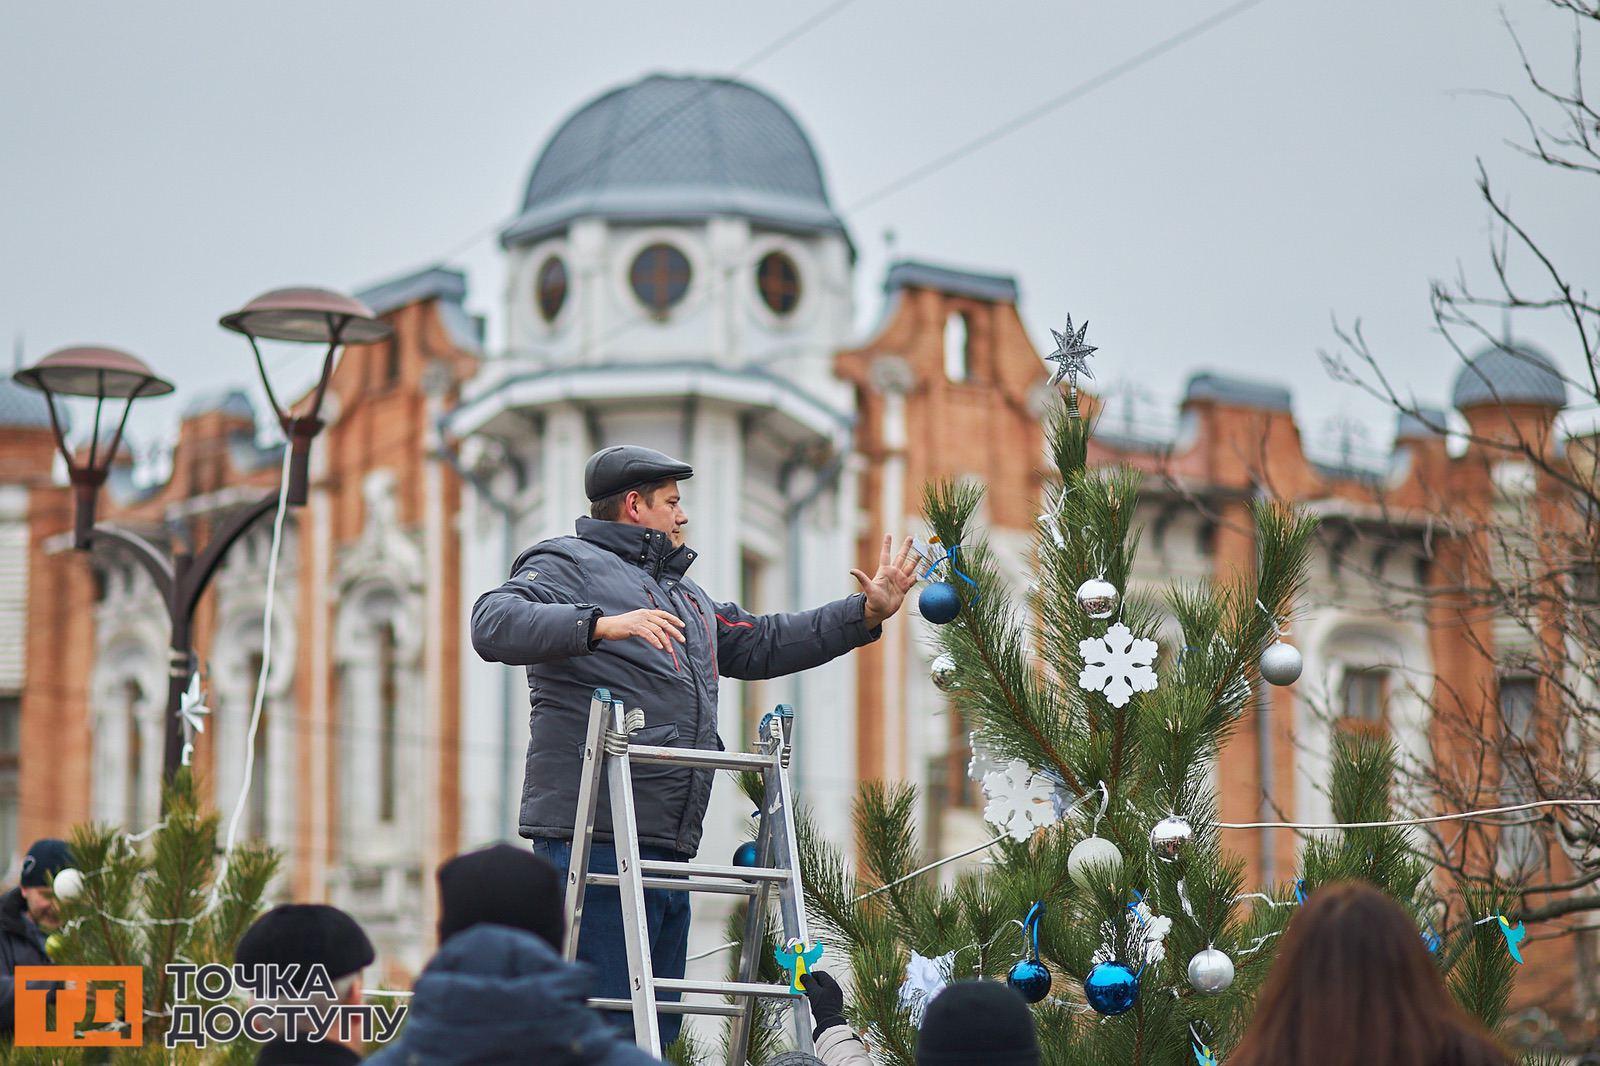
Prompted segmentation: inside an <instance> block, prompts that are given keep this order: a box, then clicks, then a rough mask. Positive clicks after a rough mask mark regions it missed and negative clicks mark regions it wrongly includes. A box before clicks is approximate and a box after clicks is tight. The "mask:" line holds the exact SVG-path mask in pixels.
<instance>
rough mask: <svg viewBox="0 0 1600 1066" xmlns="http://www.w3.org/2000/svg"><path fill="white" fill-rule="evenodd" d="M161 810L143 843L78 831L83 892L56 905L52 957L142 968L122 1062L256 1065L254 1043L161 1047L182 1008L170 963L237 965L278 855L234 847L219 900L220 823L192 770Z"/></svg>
mask: <svg viewBox="0 0 1600 1066" xmlns="http://www.w3.org/2000/svg"><path fill="white" fill-rule="evenodd" d="M163 809H164V810H165V812H166V813H165V814H164V816H163V817H162V819H161V821H160V823H158V825H157V826H156V827H155V829H154V831H153V832H151V833H150V834H149V836H148V838H147V839H139V838H135V837H132V836H130V835H128V834H127V833H124V832H123V831H122V830H120V829H117V828H116V827H114V826H109V825H99V824H89V825H82V826H78V827H77V828H75V829H74V830H73V831H72V834H71V838H70V841H69V842H70V844H71V847H72V855H73V859H74V861H75V862H76V863H77V866H78V869H79V870H80V871H81V872H82V874H83V890H82V892H81V893H79V894H78V895H77V896H75V897H74V898H72V899H63V900H61V901H60V909H61V918H62V926H61V930H60V932H58V933H57V934H55V935H54V936H52V937H51V938H50V940H51V943H50V949H51V959H52V961H53V962H55V963H57V964H60V965H67V966H142V967H143V968H144V1045H143V1048H142V1049H141V1050H140V1051H139V1052H137V1053H136V1052H131V1051H129V1052H118V1053H117V1058H116V1061H118V1062H123V1061H129V1062H151V1063H168V1062H174V1061H180V1062H184V1061H190V1062H198V1061H206V1062H217V1061H244V1062H249V1061H254V1059H255V1055H256V1052H257V1050H258V1047H257V1045H255V1044H253V1043H251V1042H250V1041H248V1040H238V1041H234V1042H233V1043H231V1044H228V1045H224V1046H221V1047H212V1048H208V1049H206V1050H205V1051H203V1052H201V1051H198V1050H196V1049H194V1048H192V1047H184V1048H179V1049H177V1050H175V1051H168V1050H167V1049H166V1048H165V1046H164V1042H163V1037H164V1034H165V1033H166V1031H167V1028H168V1025H169V1023H170V1019H171V1016H172V1008H173V1006H175V1005H176V1004H175V1003H174V1002H173V993H174V989H173V987H172V982H171V981H170V980H169V978H168V975H167V967H168V966H169V965H171V964H173V963H191V964H193V965H195V966H204V965H206V964H208V963H220V964H222V965H224V966H232V965H233V948H234V945H235V944H237V943H238V942H239V937H240V936H242V935H243V934H244V931H245V930H246V929H247V928H248V927H249V925H250V923H251V922H253V921H254V920H255V918H256V916H257V915H259V914H260V913H261V910H262V907H263V903H262V897H263V895H264V894H265V892H266V890H267V885H268V883H269V882H270V881H271V880H272V877H273V875H274V874H275V873H276V872H277V869H278V861H279V858H278V855H277V853H276V852H274V851H273V850H272V849H271V848H269V847H267V846H265V845H262V844H257V843H253V842H247V843H243V844H239V845H237V846H235V847H234V849H233V853H232V855H231V856H230V857H229V859H228V861H227V863H226V869H225V872H224V873H223V875H222V877H223V880H222V884H221V886H220V890H219V891H217V892H216V894H215V898H214V899H213V894H212V887H213V885H214V883H215V880H216V877H217V876H218V863H219V861H220V859H221V849H220V848H219V847H218V843H217V828H218V823H219V817H218V815H217V813H216V812H215V811H209V810H203V809H202V808H201V806H200V804H199V801H198V800H197V799H196V797H195V788H194V781H193V779H192V777H191V776H190V774H189V771H188V770H182V771H180V772H179V773H178V775H177V777H176V778H175V779H174V780H173V781H172V783H171V784H170V785H168V786H167V788H166V790H165V802H164V804H163ZM194 1002H196V1003H199V1002H200V1001H199V1000H198V999H196V1000H195V1001H194ZM61 1054H62V1053H61V1050H60V1049H51V1048H46V1049H38V1050H30V1049H15V1050H14V1051H13V1053H12V1057H11V1059H10V1061H13V1062H18V1063H23V1062H30V1063H31V1062H58V1061H60V1060H61ZM84 1054H86V1055H92V1054H93V1053H92V1052H85V1053H84Z"/></svg>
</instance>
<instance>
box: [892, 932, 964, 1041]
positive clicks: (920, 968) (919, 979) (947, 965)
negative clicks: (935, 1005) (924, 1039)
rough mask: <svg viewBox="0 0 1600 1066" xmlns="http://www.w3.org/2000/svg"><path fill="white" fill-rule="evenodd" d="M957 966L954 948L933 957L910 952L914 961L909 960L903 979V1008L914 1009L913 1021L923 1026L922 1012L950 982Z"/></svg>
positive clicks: (913, 1023) (901, 992)
mask: <svg viewBox="0 0 1600 1066" xmlns="http://www.w3.org/2000/svg"><path fill="white" fill-rule="evenodd" d="M955 969H956V953H955V952H953V951H950V952H946V953H945V954H943V955H940V956H938V957H937V958H932V959H930V958H927V957H925V956H922V955H918V954H917V953H916V952H915V951H913V952H912V953H911V961H910V962H908V963H906V979H905V980H904V981H902V982H900V1009H901V1010H904V1011H910V1012H911V1024H912V1025H914V1026H916V1027H917V1028H919V1029H920V1028H921V1027H922V1015H923V1012H924V1011H926V1010H927V1009H928V1004H929V1003H931V1002H933V997H934V996H937V995H938V994H939V993H940V992H943V991H944V986H945V985H947V984H949V983H950V977H951V975H952V974H954V973H955Z"/></svg>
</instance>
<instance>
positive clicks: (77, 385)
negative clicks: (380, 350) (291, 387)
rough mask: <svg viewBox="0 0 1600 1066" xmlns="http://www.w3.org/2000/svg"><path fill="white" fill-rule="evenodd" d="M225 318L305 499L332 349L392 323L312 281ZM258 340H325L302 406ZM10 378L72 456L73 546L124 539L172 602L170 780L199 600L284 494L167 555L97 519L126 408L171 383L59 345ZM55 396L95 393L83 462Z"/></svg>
mask: <svg viewBox="0 0 1600 1066" xmlns="http://www.w3.org/2000/svg"><path fill="white" fill-rule="evenodd" d="M220 324H221V325H222V326H223V327H224V328H226V329H230V330H233V331H234V332H236V333H242V334H244V335H245V337H246V338H247V339H248V340H249V341H250V348H251V351H252V352H254V354H255V360H256V369H257V371H258V372H259V373H260V375H261V384H262V386H263V387H264V388H265V389H266V393H267V398H268V400H269V401H270V402H271V404H272V409H273V413H274V414H276V415H277V417H278V424H279V425H280V426H282V427H283V432H284V435H285V436H286V437H287V438H288V448H289V470H288V486H287V491H286V492H285V494H284V495H285V503H286V504H287V505H288V506H292V507H298V506H300V505H302V504H304V503H305V502H306V495H307V488H308V480H309V479H308V470H309V462H310V456H311V442H312V440H313V439H314V438H315V437H316V435H317V434H318V433H319V432H321V430H322V425H323V423H322V420H321V417H320V413H321V410H322V399H323V396H324V394H325V393H326V392H327V388H328V379H329V377H330V376H331V375H332V372H333V360H334V356H335V354H336V353H337V351H338V349H339V347H340V346H341V345H343V344H365V343H370V342H372V341H376V340H381V339H383V338H384V337H386V336H388V335H389V333H390V326H389V324H388V323H386V322H383V321H380V320H379V319H378V318H376V317H375V316H374V315H373V314H372V312H371V311H370V310H368V309H367V307H366V306H365V305H364V304H362V303H361V302H360V301H358V300H354V299H351V298H350V297H348V296H343V295H340V294H339V293H336V292H329V291H328V290H326V289H312V288H294V289H277V290H274V291H272V292H268V293H264V294H262V295H261V296H258V297H256V298H255V299H254V300H251V301H250V302H249V303H248V304H246V305H245V306H244V307H242V308H240V309H239V310H238V311H235V312H233V313H232V314H229V315H225V316H223V318H222V320H221V323H220ZM258 338H266V339H271V340H285V341H297V342H301V343H325V344H327V346H328V351H327V354H326V355H325V356H324V357H323V360H322V375H321V377H320V378H319V379H318V381H317V385H316V388H315V389H314V390H313V391H312V392H311V399H310V402H309V403H308V404H306V405H305V410H303V411H300V412H296V411H295V410H294V409H293V406H291V408H289V409H287V410H286V409H285V408H284V407H282V406H281V405H280V404H279V403H278V399H277V395H276V394H275V393H274V392H273V389H272V383H271V381H270V380H269V379H268V376H267V367H266V363H265V361H264V360H263V359H262V355H261V348H260V346H259V345H258V344H257V339H258ZM13 377H14V379H15V380H16V381H17V383H18V384H21V385H25V386H27V387H29V388H33V389H38V390H39V391H40V392H43V393H44V394H45V400H46V402H47V404H48V406H49V409H50V425H51V428H52V429H53V430H54V432H55V437H56V446H57V447H58V448H60V450H61V456H62V458H63V459H65V460H66V463H67V471H68V474H69V476H70V478H71V481H72V493H73V534H72V546H73V547H74V548H75V549H77V550H80V551H86V550H89V549H92V548H93V547H94V545H95V544H96V543H110V544H116V545H119V546H121V547H122V548H123V549H124V550H125V551H126V552H127V553H128V555H129V556H130V557H132V558H133V560H134V561H135V562H137V563H138V564H139V565H140V566H142V567H143V568H144V570H145V572H146V573H147V574H149V575H150V579H151V581H152V582H153V583H154V584H155V586H156V589H157V591H159V592H160V594H161V599H162V602H163V604H164V606H165V607H166V609H167V618H168V621H169V623H170V625H171V637H170V640H169V641H168V664H167V717H166V727H165V745H164V748H163V753H162V779H163V780H164V781H168V782H170V781H171V780H172V778H173V776H174V775H175V774H177V772H178V767H179V766H180V765H181V764H182V761H183V744H184V735H183V726H182V720H181V716H180V711H181V708H182V703H183V694H184V690H185V689H186V688H187V687H188V682H189V678H190V676H191V675H192V674H193V673H194V612H195V608H196V607H197V606H198V604H199V602H200V597H201V595H203V594H204V593H205V591H206V588H207V587H208V586H209V585H210V584H211V578H212V577H213V576H214V575H215V574H216V572H217V568H218V566H220V565H221V563H222V560H223V558H224V557H225V556H226V555H227V554H228V551H229V549H231V548H232V547H233V546H234V544H236V543H238V541H239V538H240V537H242V536H243V535H244V533H245V532H246V531H247V530H248V529H249V528H250V526H251V525H252V524H254V523H255V521H256V520H257V519H258V518H260V517H261V516H262V515H265V514H270V513H272V512H273V511H274V510H276V508H277V505H278V495H279V493H278V492H277V491H273V492H269V493H267V494H266V495H265V496H263V497H262V498H261V499H259V500H257V501H255V502H254V503H251V504H249V505H248V506H246V507H243V508H241V509H240V510H238V511H236V512H234V513H233V514H231V515H229V516H227V517H226V518H225V519H224V520H223V521H222V522H221V523H220V524H219V525H218V526H217V527H216V528H215V529H214V530H213V531H212V535H211V539H210V541H209V542H208V543H207V544H206V546H205V547H204V548H202V549H200V550H199V551H198V552H195V551H193V550H191V549H190V548H189V546H187V545H181V544H180V545H179V546H178V547H177V548H176V549H175V550H174V551H172V552H171V553H170V554H168V553H167V552H165V551H163V550H162V549H160V548H158V547H156V546H155V545H154V544H151V543H150V542H149V541H148V540H146V539H145V538H143V537H141V536H139V535H138V534H137V533H134V532H132V531H130V530H126V529H120V528H118V527H116V526H112V525H103V524H96V522H95V505H96V500H97V498H98V496H99V492H100V486H101V485H103V484H105V480H106V476H107V474H108V473H109V472H110V469H111V463H112V460H113V459H114V457H115V456H116V452H117V447H118V446H119V445H120V444H121V442H122V430H123V427H124V426H125V425H126V424H127V421H128V412H129V410H130V409H132V407H133V403H134V401H135V400H138V399H141V398H143V397H146V396H163V395H165V394H167V393H170V392H171V391H172V388H173V387H172V384H171V383H170V382H168V381H165V380H163V379H162V378H160V377H158V376H157V375H156V374H155V372H154V371H152V370H151V369H150V368H149V367H148V366H146V365H145V364H144V363H143V362H142V361H140V360H139V359H138V358H136V357H135V356H132V355H129V354H128V353H127V352H123V351H118V350H117V349H115V348H96V347H77V348H64V349H61V350H60V351H56V352H52V353H51V354H49V355H47V356H45V357H44V358H43V359H41V360H39V362H38V363H36V364H34V365H33V366H31V367H27V368H25V369H23V370H19V371H17V372H16V374H15V375H13ZM57 396H79V397H87V398H89V399H92V400H94V401H95V419H94V435H93V437H92V438H91V440H90V442H89V455H88V458H87V460H86V461H85V460H82V459H81V458H79V457H74V456H73V454H72V449H71V447H70V446H69V445H68V443H67V438H66V433H65V430H64V428H63V426H62V423H61V420H60V418H59V416H58V415H57V413H56V404H55V399H56V397H57ZM118 399H120V400H123V401H124V406H123V409H122V415H121V417H120V418H119V419H118V421H117V428H116V431H115V433H113V435H112V438H111V443H110V446H109V447H106V448H104V449H103V450H102V448H101V446H100V419H101V411H102V408H104V406H105V404H106V401H107V400H118Z"/></svg>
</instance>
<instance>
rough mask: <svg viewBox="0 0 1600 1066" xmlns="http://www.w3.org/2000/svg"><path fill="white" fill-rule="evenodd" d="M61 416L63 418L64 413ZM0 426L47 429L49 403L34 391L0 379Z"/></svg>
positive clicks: (4, 378)
mask: <svg viewBox="0 0 1600 1066" xmlns="http://www.w3.org/2000/svg"><path fill="white" fill-rule="evenodd" d="M62 414H63V416H65V412H62ZM0 426H7V427H9V428H11V429H49V428H50V408H49V401H47V400H46V399H45V398H44V393H42V392H39V391H38V390H36V389H29V388H24V387H23V386H21V385H18V384H17V383H16V382H15V381H12V380H11V379H10V378H8V377H0Z"/></svg>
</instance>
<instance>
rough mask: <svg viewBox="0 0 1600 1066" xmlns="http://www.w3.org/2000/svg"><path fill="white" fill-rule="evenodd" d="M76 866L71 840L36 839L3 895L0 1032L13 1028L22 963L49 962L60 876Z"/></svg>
mask: <svg viewBox="0 0 1600 1066" xmlns="http://www.w3.org/2000/svg"><path fill="white" fill-rule="evenodd" d="M71 865H72V852H71V851H69V850H68V849H67V842H66V841H64V840H57V839H55V838H54V837H46V838H45V839H44V840H36V841H34V842H33V847H31V848H29V849H28V854H27V855H26V856H25V857H24V858H23V860H22V876H21V877H20V878H18V882H19V883H18V885H17V887H16V888H13V889H12V890H11V891H10V892H7V893H6V894H5V895H3V896H0V1032H7V1033H8V1032H10V1031H11V1030H12V1028H13V1024H14V1020H15V1017H14V1012H15V1010H16V986H15V984H14V982H13V980H12V975H13V974H14V973H15V972H16V969H17V967H18V966H48V965H50V956H49V954H48V953H47V952H46V951H45V937H46V936H47V935H49V934H50V933H53V932H54V931H55V930H56V929H58V928H60V926H61V912H60V911H58V910H56V895H55V877H56V874H58V873H60V872H61V871H62V870H65V869H67V868H68V867H70V866H71Z"/></svg>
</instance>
